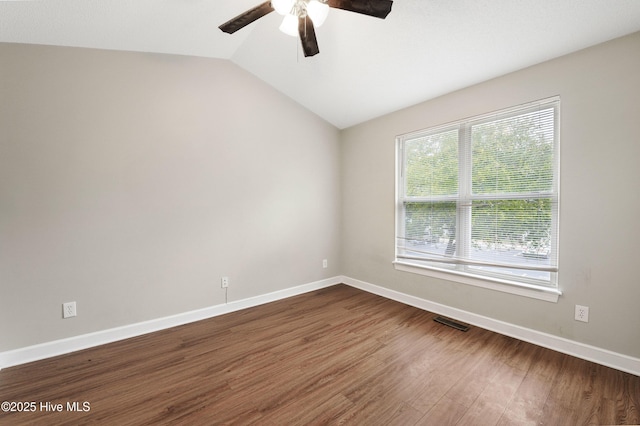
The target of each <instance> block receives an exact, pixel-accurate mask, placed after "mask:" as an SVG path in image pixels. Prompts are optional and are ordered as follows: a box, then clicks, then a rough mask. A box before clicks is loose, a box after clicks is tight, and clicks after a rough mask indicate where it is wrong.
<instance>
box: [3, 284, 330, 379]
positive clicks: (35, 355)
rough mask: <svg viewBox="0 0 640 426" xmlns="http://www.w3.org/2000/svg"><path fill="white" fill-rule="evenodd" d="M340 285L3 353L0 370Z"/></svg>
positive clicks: (262, 297) (266, 296) (303, 289)
mask: <svg viewBox="0 0 640 426" xmlns="http://www.w3.org/2000/svg"><path fill="white" fill-rule="evenodd" d="M340 283H342V277H333V278H327V279H325V280H321V281H315V282H312V283H308V284H303V285H300V286H297V287H291V288H287V289H284V290H279V291H274V292H272V293H267V294H262V295H260V296H255V297H250V298H247V299H242V300H238V301H233V302H229V303H226V304H224V305H216V306H210V307H207V308H203V309H198V310H195V311H190V312H184V313H181V314H177V315H171V316H168V317H163V318H158V319H154V320H150V321H144V322H139V323H136V324H130V325H125V326H122V327H116V328H111V329H108V330H102V331H96V332H94V333H88V334H82V335H80V336H74V337H69V338H66V339H60V340H55V341H52V342H46V343H41V344H38V345H33V346H27V347H24V348H19V349H15V350H11V351H6V352H0V370H1V369H3V368H7V367H12V366H14V365H20V364H26V363H28V362H32V361H38V360H41V359H45V358H50V357H53V356H58V355H63V354H67V353H70V352H75V351H79V350H82V349H87V348H91V347H94V346H99V345H104V344H106V343H112V342H116V341H118V340H123V339H128V338H130V337H136V336H140V335H142V334H147V333H152V332H154V331H159V330H164V329H167V328H171V327H176V326H178V325H183V324H187V323H190V322H195V321H200V320H203V319H207V318H212V317H216V316H218V315H224V314H228V313H230V312H234V311H239V310H242V309H246V308H250V307H253V306H258V305H262V304H265V303H269V302H274V301H276V300H281V299H286V298H287V297H292V296H297V295H299V294H303V293H308V292H310V291H314V290H318V289H321V288H325V287H329V286H332V285H335V284H340Z"/></svg>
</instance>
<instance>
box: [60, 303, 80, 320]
mask: <svg viewBox="0 0 640 426" xmlns="http://www.w3.org/2000/svg"><path fill="white" fill-rule="evenodd" d="M76 315H77V312H76V302H66V303H63V304H62V318H72V317H75V316H76Z"/></svg>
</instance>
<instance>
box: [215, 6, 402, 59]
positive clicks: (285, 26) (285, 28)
mask: <svg viewBox="0 0 640 426" xmlns="http://www.w3.org/2000/svg"><path fill="white" fill-rule="evenodd" d="M392 4H393V1H392V0H269V1H266V2H264V3H262V4H260V5H258V6H256V7H254V8H252V9H249V10H247V11H246V12H244V13H241V14H240V15H238V16H236V17H235V18H233V19H231V20H229V21H227V22H225V23H224V24H222V25H220V26H219V27H218V28H220V29H221V30H222V31H224V32H225V33H228V34H233V33H235V32H236V31H238V30H239V29H241V28H244V27H246V26H247V25H249V24H250V23H252V22H253V21H255V20H257V19H259V18H262V17H263V16H265V15H267V14H269V13H271V12H273V11H274V10H275V11H276V12H278V13H279V14H281V15H283V16H284V20H283V21H282V25H280V30H281V31H282V32H284V33H285V34H289V35H292V36H296V35H298V36H300V41H301V42H302V51H303V52H304V56H313V55H315V54H317V53H320V49H319V48H318V41H317V40H316V31H315V28H314V25H315V26H316V27H319V26H320V25H322V23H323V22H324V20H325V18H326V17H327V14H328V13H329V8H330V7H333V8H336V9H342V10H348V11H350V12H355V13H361V14H363V15H368V16H373V17H376V18H380V19H384V18H386V17H387V15H388V14H389V12H391V5H392Z"/></svg>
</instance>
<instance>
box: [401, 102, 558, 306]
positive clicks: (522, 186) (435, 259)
mask: <svg viewBox="0 0 640 426" xmlns="http://www.w3.org/2000/svg"><path fill="white" fill-rule="evenodd" d="M559 104H560V101H559V99H558V98H553V99H547V100H544V101H539V102H536V103H532V104H528V105H525V106H520V107H516V108H511V109H508V110H503V111H498V112H495V113H492V114H488V115H484V116H480V117H473V118H470V119H467V120H463V121H460V122H456V123H452V124H450V125H446V126H443V127H438V128H433V129H426V130H423V131H420V132H416V133H411V134H408V135H404V136H400V137H398V139H397V147H398V179H397V180H398V188H397V194H398V195H397V215H396V217H397V224H396V267H397V268H398V265H400V267H399V268H398V269H402V266H405V267H407V266H408V267H411V268H412V271H413V272H419V273H426V274H428V275H430V272H429V271H438V272H440V273H442V272H444V273H446V274H448V275H447V276H446V278H449V279H454V280H460V277H467V278H469V277H470V278H472V279H479V280H480V282H485V283H486V282H491V283H499V285H500V286H502V287H504V286H511V288H513V287H519V288H520V289H522V288H527V289H530V290H533V291H538V292H540V291H542V292H547V293H555V294H556V296H555V297H556V300H557V294H559V291H557V272H558V182H559V179H558V167H559V161H558V160H559V155H558V152H559V149H558V118H559V117H558V116H559ZM425 271H426V272H425ZM462 281H463V282H468V280H467V281H465V280H464V279H462ZM470 283H474V282H470ZM480 285H482V284H480ZM507 291H510V290H509V289H507ZM514 292H517V291H514Z"/></svg>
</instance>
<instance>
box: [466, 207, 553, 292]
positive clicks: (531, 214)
mask: <svg viewBox="0 0 640 426" xmlns="http://www.w3.org/2000/svg"><path fill="white" fill-rule="evenodd" d="M552 209H553V203H552V201H551V200H550V199H536V200H490V201H474V202H473V203H472V211H471V222H472V231H471V253H470V258H471V259H473V260H477V261H482V262H487V263H499V264H513V265H538V266H550V265H551V262H550V256H549V255H550V252H551V241H552V239H551V227H552ZM477 269H481V270H488V271H490V270H495V271H502V272H504V273H507V274H511V275H519V276H527V277H530V278H539V279H547V280H548V279H549V272H537V271H518V270H509V269H503V268H497V269H496V268H490V267H482V268H477Z"/></svg>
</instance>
